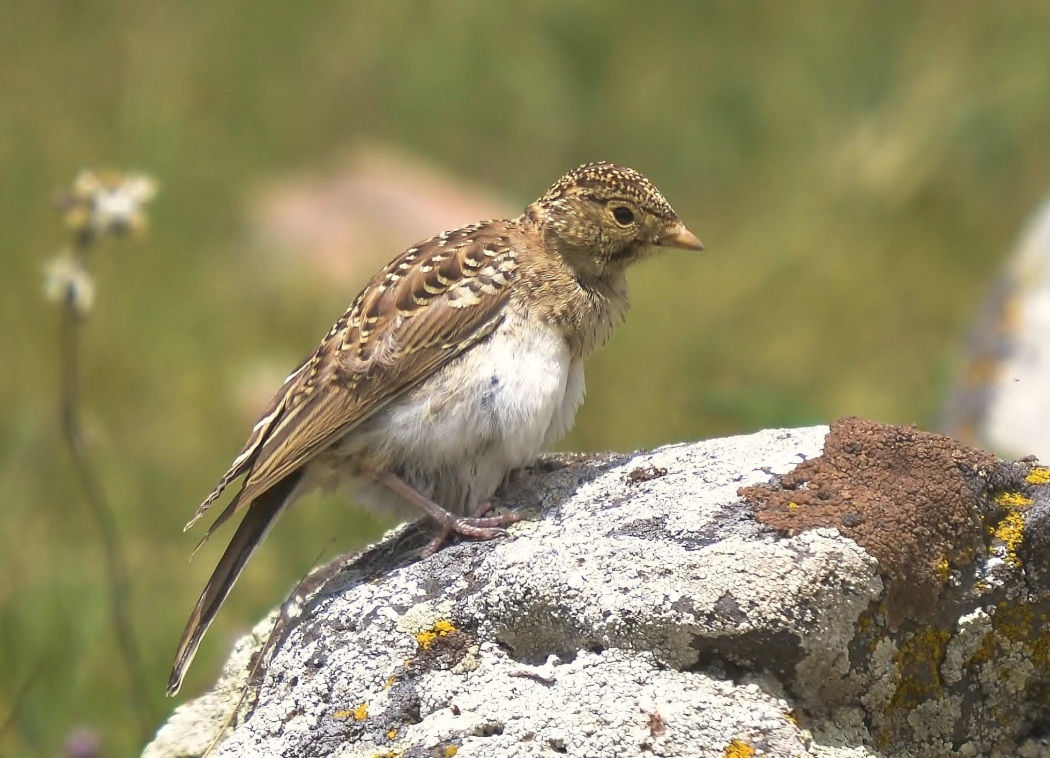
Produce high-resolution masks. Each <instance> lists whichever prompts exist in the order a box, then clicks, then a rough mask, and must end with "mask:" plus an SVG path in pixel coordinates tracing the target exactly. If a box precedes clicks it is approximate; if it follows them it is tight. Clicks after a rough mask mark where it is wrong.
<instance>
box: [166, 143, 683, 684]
mask: <svg viewBox="0 0 1050 758" xmlns="http://www.w3.org/2000/svg"><path fill="white" fill-rule="evenodd" d="M660 247H664V248H667V247H670V248H681V249H686V250H703V249H704V246H703V243H702V242H701V241H700V239H699V238H698V237H697V236H696V235H695V234H693V233H692V232H691V231H689V230H688V229H687V228H686V226H685V225H684V224H683V223H682V222H681V221H680V220H679V218H678V215H677V214H676V213H675V211H674V210H673V209H672V208H671V206H670V205H669V204H668V202H667V201H666V200H665V199H664V197H663V195H662V194H661V193H660V192H659V191H658V190H657V189H656V187H654V186H653V184H652V183H651V182H650V181H649V180H648V179H647V178H646V177H645V176H643V175H642V174H641V173H639V172H638V171H635V170H633V169H630V168H626V167H624V166H619V165H615V164H612V163H607V162H598V163H587V164H584V165H582V166H579V167H578V168H576V169H573V170H572V171H569V172H568V173H567V174H565V175H564V176H563V177H561V178H560V179H558V181H556V182H555V183H554V184H553V185H552V186H551V187H550V189H549V190H547V192H546V193H544V194H543V196H542V197H540V198H539V199H538V200H536V201H535V202H533V203H531V204H530V205H528V206H527V207H526V208H525V210H524V212H523V213H522V214H521V215H520V216H518V217H517V218H513V219H501V220H493V221H483V222H480V223H476V224H472V225H469V226H464V227H462V228H460V229H455V230H452V231H446V232H443V233H441V234H439V235H437V236H436V237H432V238H430V239H428V240H426V241H424V242H420V243H418V244H416V245H413V246H412V247H410V248H408V249H407V250H405V251H404V252H403V253H401V254H400V255H399V256H397V257H396V258H394V259H393V260H392V261H391V262H390V263H389V264H387V265H386V266H385V267H384V268H383V269H382V270H381V271H379V272H378V273H377V274H376V275H375V276H374V277H372V279H371V280H370V281H369V282H368V283H367V284H366V285H365V287H364V289H363V290H362V291H361V293H360V294H359V295H358V296H357V298H356V299H355V300H354V301H353V303H352V304H351V305H350V307H349V308H348V309H347V311H346V312H345V313H344V314H343V316H342V317H341V318H339V320H338V321H336V323H335V325H334V326H333V327H332V328H331V330H330V331H329V332H328V334H327V335H326V336H325V337H324V339H323V340H322V341H321V343H320V344H319V345H318V347H317V348H316V349H315V350H314V352H313V353H312V354H310V355H309V356H308V357H307V358H306V360H304V361H303V362H302V363H301V364H300V365H299V367H298V368H296V369H295V371H293V372H292V373H291V375H289V376H288V378H287V379H286V380H285V382H284V384H283V385H282V386H281V388H280V389H279V390H278V391H277V393H276V394H275V395H274V397H273V399H272V400H271V401H270V403H269V405H268V407H267V408H266V410H265V411H264V412H263V414H262V416H261V418H260V419H259V420H258V422H257V423H256V424H255V426H254V428H253V429H252V431H251V433H250V435H249V437H248V440H247V442H246V443H245V445H244V447H243V449H242V450H241V451H240V453H239V454H238V455H237V456H236V457H235V458H234V460H233V463H232V464H231V465H230V467H229V470H227V472H226V473H225V474H224V475H223V476H222V477H221V478H220V480H219V483H218V485H217V486H216V487H215V489H214V490H213V491H212V492H211V494H210V495H208V497H207V498H206V499H205V500H204V502H203V503H201V505H200V506H199V507H198V508H197V511H196V513H195V514H194V515H193V517H192V518H191V519H190V521H189V523H187V524H186V527H185V529H186V530H188V529H189V528H190V527H192V526H193V525H194V524H195V523H196V522H197V521H198V520H199V519H200V518H201V517H202V516H203V515H204V514H205V512H207V511H208V509H209V508H210V507H211V506H212V505H213V504H214V503H215V502H216V501H217V500H218V499H219V497H220V496H221V495H222V493H223V491H224V490H225V489H226V488H227V487H229V486H230V485H231V484H232V483H233V482H235V481H236V480H238V479H241V483H240V489H239V490H238V492H237V494H236V495H234V496H233V498H232V499H231V501H230V502H229V504H228V505H227V506H226V507H225V509H224V510H222V511H221V512H220V513H219V515H218V517H217V518H216V519H215V520H214V522H213V523H212V524H211V526H210V527H209V528H208V530H207V531H206V533H205V534H204V537H203V538H202V539H201V541H200V543H199V544H198V548H199V547H200V546H201V545H202V544H203V543H204V542H205V541H206V540H207V539H208V538H209V537H210V536H211V535H212V534H213V533H214V532H215V530H216V529H217V528H218V527H219V526H221V525H222V524H223V523H225V522H226V521H227V520H229V519H230V518H231V517H232V516H233V515H235V514H237V513H238V512H241V511H244V517H243V518H242V520H241V521H240V523H239V525H238V526H237V529H236V531H235V532H234V534H233V537H232V538H231V539H230V543H229V545H228V547H227V548H226V550H225V552H224V553H223V555H222V557H221V558H220V559H219V561H218V564H217V565H216V567H215V569H214V572H213V573H212V575H211V578H210V579H209V580H208V582H207V584H206V585H205V587H204V590H203V592H202V593H201V595H200V598H199V600H198V601H197V604H196V606H195V607H194V609H193V611H192V613H191V614H190V617H189V620H188V621H187V623H186V627H185V630H184V631H183V633H182V637H181V639H180V641H179V645H178V649H177V652H176V656H175V661H174V664H173V667H172V671H171V676H170V678H169V680H168V687H167V692H168V694H169V695H175V694H176V693H177V692H178V691H179V688H180V687H181V685H182V681H183V678H184V676H185V674H186V670H187V668H188V667H189V665H190V663H191V661H192V660H193V657H194V655H195V654H196V652H197V648H198V646H199V645H200V642H201V639H202V638H203V637H204V634H205V633H206V632H207V630H208V627H209V626H210V624H211V622H212V621H213V620H214V618H215V616H216V614H217V613H218V611H219V608H220V607H221V606H222V604H223V602H224V601H225V599H226V597H227V595H228V594H229V592H230V590H231V588H232V587H233V585H234V582H235V581H236V580H237V578H238V576H240V574H241V572H242V570H243V569H244V567H245V564H246V563H247V562H248V560H249V558H250V557H251V555H252V554H253V553H254V551H255V549H256V548H257V547H258V546H259V544H260V543H261V542H262V540H263V538H264V537H265V536H266V534H267V532H268V531H269V529H270V527H271V526H272V525H273V523H274V521H275V520H276V518H277V516H278V515H280V513H281V512H282V511H283V510H285V508H287V507H288V506H289V504H290V503H291V502H292V501H294V500H295V499H296V498H297V497H298V496H300V495H302V494H303V493H304V492H307V491H310V490H313V489H316V488H331V487H334V486H338V485H345V484H349V485H350V486H351V488H352V489H353V490H354V493H355V495H356V496H357V497H358V499H359V500H362V501H363V502H364V503H365V504H366V505H370V506H372V507H374V508H378V509H380V510H384V511H386V512H390V511H393V512H394V513H396V514H398V515H401V516H411V515H413V514H416V515H418V513H419V511H422V512H423V513H424V514H425V515H426V516H427V517H428V518H429V519H430V520H431V521H432V522H434V525H435V527H436V532H437V534H436V536H435V538H434V539H433V540H432V541H431V543H430V544H429V545H428V546H427V548H426V550H425V552H427V553H430V552H433V551H435V550H437V549H439V548H440V547H441V545H442V544H443V543H444V542H445V541H446V540H447V539H448V538H449V537H450V536H451V535H453V534H456V535H460V536H462V537H467V538H474V539H481V540H485V539H493V538H495V537H499V536H501V535H504V534H505V530H504V529H503V527H505V526H506V525H508V524H510V523H513V522H514V521H517V520H518V518H519V516H518V514H516V513H513V512H511V513H504V514H501V515H495V516H492V515H486V514H487V512H488V511H489V509H490V508H491V507H492V497H493V495H494V494H495V493H496V492H497V491H498V490H499V488H500V487H501V486H502V485H503V484H504V483H505V482H506V481H507V479H508V478H509V476H510V475H511V474H512V473H513V472H516V471H519V470H521V469H522V468H523V467H525V466H527V465H529V464H530V463H532V462H533V461H534V460H535V458H536V457H537V456H538V454H539V453H540V452H541V450H542V449H544V448H545V447H547V446H549V445H551V444H553V443H554V442H556V441H557V440H558V439H560V438H561V437H562V436H563V435H564V434H565V433H566V432H567V431H568V430H569V429H570V428H571V427H572V425H573V421H574V418H575V414H576V410H577V408H578V407H579V406H580V404H581V403H582V401H583V396H584V370H583V364H584V360H585V359H586V358H587V357H588V356H589V355H590V354H591V353H592V352H593V351H594V350H595V349H596V348H597V347H599V346H600V345H602V344H603V343H604V342H605V341H606V340H607V339H608V337H609V335H610V333H611V332H612V330H613V328H614V327H616V326H617V325H618V324H619V323H620V322H621V321H622V320H623V318H624V315H625V313H626V311H627V305H628V291H627V281H626V276H625V273H626V270H627V269H628V267H630V266H631V265H632V264H634V263H636V262H638V261H641V260H643V259H645V258H647V257H649V256H650V255H651V254H652V252H653V251H654V248H660Z"/></svg>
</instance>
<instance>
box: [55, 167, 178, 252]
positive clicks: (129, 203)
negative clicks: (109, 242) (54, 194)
mask: <svg viewBox="0 0 1050 758" xmlns="http://www.w3.org/2000/svg"><path fill="white" fill-rule="evenodd" d="M156 194H157V184H156V182H155V181H154V180H153V179H152V178H151V177H149V176H146V175H144V174H122V173H120V172H117V171H100V172H96V171H89V170H85V171H81V172H80V175H79V176H78V177H77V178H76V181H75V182H74V183H73V187H72V189H71V190H70V191H69V192H67V193H65V194H63V195H62V196H61V197H60V198H59V201H58V205H59V207H60V208H61V209H62V210H63V212H64V214H65V219H66V224H68V225H69V227H70V229H72V230H73V232H74V234H76V235H77V237H78V238H80V239H83V240H88V241H90V240H94V239H95V238H98V237H101V236H104V235H107V234H109V235H114V236H117V235H121V234H127V233H136V232H140V231H142V230H144V229H145V228H146V224H147V219H146V214H145V212H144V210H143V206H144V205H145V204H146V203H148V202H149V201H150V200H152V199H153V197H154V196H155V195H156Z"/></svg>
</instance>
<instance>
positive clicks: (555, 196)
mask: <svg viewBox="0 0 1050 758" xmlns="http://www.w3.org/2000/svg"><path fill="white" fill-rule="evenodd" d="M576 188H584V189H587V190H590V194H591V195H592V196H593V197H594V198H595V199H596V200H599V201H605V200H611V199H613V198H616V197H621V198H626V199H628V200H631V201H633V202H635V203H637V204H638V205H639V206H641V207H642V208H645V210H647V211H649V212H650V213H652V214H653V215H655V216H658V217H660V218H666V219H671V218H676V214H675V212H674V209H673V208H671V206H670V204H669V203H668V202H667V201H666V200H664V196H663V195H661V194H660V191H659V190H657V189H656V187H654V186H653V183H652V182H650V181H649V180H648V179H646V178H645V176H643V175H642V174H640V173H638V172H637V171H635V170H634V169H633V168H627V167H626V166H617V165H615V164H613V163H606V162H604V161H602V162H599V163H585V164H583V165H582V166H580V167H579V168H574V169H573V170H572V171H570V172H569V173H567V174H566V175H565V176H563V177H562V178H561V179H559V180H558V181H556V182H555V183H554V184H553V185H552V186H551V188H550V189H549V190H547V192H546V193H545V194H544V195H543V197H541V198H540V201H539V202H540V204H541V205H550V204H552V203H555V202H557V201H558V200H560V199H561V198H563V197H564V196H565V195H566V193H568V192H569V191H570V190H572V189H576Z"/></svg>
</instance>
